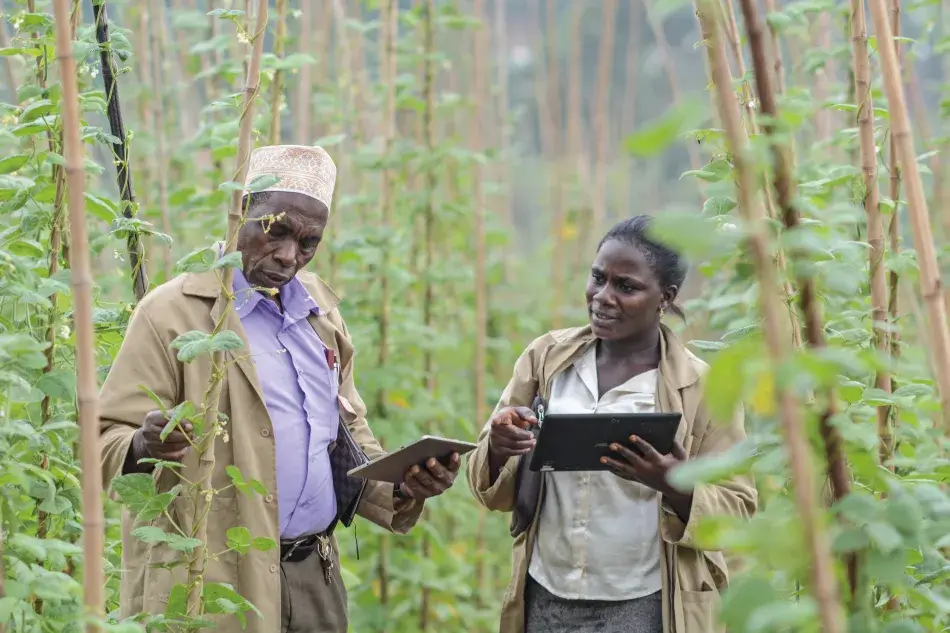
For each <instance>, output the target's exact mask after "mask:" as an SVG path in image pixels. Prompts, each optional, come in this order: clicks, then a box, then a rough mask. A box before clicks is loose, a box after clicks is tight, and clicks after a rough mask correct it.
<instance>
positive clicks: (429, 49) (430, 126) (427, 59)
mask: <svg viewBox="0 0 950 633" xmlns="http://www.w3.org/2000/svg"><path fill="white" fill-rule="evenodd" d="M424 15H425V17H424V19H423V42H422V49H423V56H424V59H423V64H422V65H423V73H422V94H423V100H424V102H425V107H424V109H423V111H422V135H423V141H424V143H425V148H426V154H427V160H426V171H425V192H426V193H425V196H426V198H425V200H426V206H425V215H424V217H423V235H424V238H423V239H424V242H425V250H424V254H423V270H425V271H431V270H432V269H433V267H434V266H435V265H436V263H435V240H436V215H435V193H436V189H437V187H438V182H437V179H436V164H435V161H433V160H432V157H433V155H434V153H435V64H434V63H433V56H434V55H435V19H436V18H435V0H425V12H424ZM424 279H425V281H424V282H423V283H424V284H425V286H424V288H423V291H422V292H423V296H422V322H423V325H424V326H425V331H426V332H428V333H429V335H430V336H432V335H434V328H435V284H434V283H433V281H432V277H431V276H430V275H428V274H426V275H425V277H424ZM434 360H435V359H434V358H433V354H432V349H431V348H430V347H426V348H425V351H423V354H422V376H423V382H424V386H425V389H426V392H427V393H428V394H429V397H430V399H432V400H433V401H434V399H435V397H436V392H435V386H436V385H435V362H434ZM422 538H423V541H422V550H423V556H424V557H425V558H428V557H429V555H430V551H429V550H430V548H431V543H430V541H429V536H428V534H426V535H423V537H422ZM430 597H431V595H430V591H429V588H428V587H427V586H423V588H422V605H421V607H420V612H419V630H420V631H423V632H424V631H426V630H428V628H429V610H430V605H429V601H430Z"/></svg>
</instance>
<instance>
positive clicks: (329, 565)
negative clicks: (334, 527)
mask: <svg viewBox="0 0 950 633" xmlns="http://www.w3.org/2000/svg"><path fill="white" fill-rule="evenodd" d="M317 554H318V555H319V556H320V563H321V564H322V565H323V574H324V576H325V577H326V580H327V584H328V585H330V584H332V583H333V579H332V578H331V575H330V572H332V571H333V549H332V547H331V546H330V538H329V537H328V536H318V537H317Z"/></svg>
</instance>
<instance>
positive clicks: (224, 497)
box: [100, 272, 423, 633]
mask: <svg viewBox="0 0 950 633" xmlns="http://www.w3.org/2000/svg"><path fill="white" fill-rule="evenodd" d="M298 278H299V279H300V280H301V281H302V282H303V284H304V287H306V289H307V290H308V291H309V292H310V294H311V296H312V297H313V298H314V300H315V301H316V302H317V305H319V306H320V308H321V310H322V311H321V314H320V316H315V315H311V316H310V317H309V318H308V320H309V322H310V323H311V325H312V326H313V328H314V330H315V331H316V333H317V334H318V335H319V336H320V338H321V339H322V341H323V343H324V344H325V345H326V346H327V347H329V348H332V349H333V350H334V351H335V353H336V356H337V358H339V360H340V367H341V369H340V371H341V384H340V398H339V404H340V417H341V419H342V421H343V422H344V423H345V424H346V425H347V428H348V429H349V430H350V432H351V433H352V434H353V438H354V439H355V441H356V442H357V443H358V444H359V445H361V446H362V448H363V450H364V451H365V452H366V454H367V455H368V456H369V457H370V458H372V457H374V456H376V455H379V454H382V453H383V452H384V451H383V449H382V447H381V446H380V445H379V443H378V442H377V441H376V439H375V438H374V437H373V433H372V431H371V430H370V428H369V426H368V425H367V423H366V407H365V405H364V404H363V400H362V399H361V398H360V396H359V394H358V393H357V391H356V387H355V386H354V384H353V355H354V349H353V345H352V343H351V342H350V339H349V335H348V333H347V329H346V325H345V324H344V322H343V318H342V317H341V316H340V312H339V310H338V309H337V305H338V304H339V302H340V300H339V297H337V296H336V295H335V294H334V293H333V291H332V290H330V288H329V287H328V286H326V285H325V284H324V283H323V281H322V280H321V279H320V278H318V277H317V276H316V275H313V274H311V273H306V272H301V273H299V274H298ZM220 289H221V284H220V282H219V281H218V278H217V274H216V273H215V272H208V273H200V274H192V273H188V274H184V275H181V276H179V277H176V278H175V279H172V280H171V281H169V282H168V283H166V284H163V285H162V286H159V287H158V288H156V289H154V290H153V291H152V292H150V293H149V294H148V295H147V296H146V297H145V298H144V299H143V300H142V301H141V303H139V304H138V306H137V307H136V309H135V312H134V313H133V315H132V319H131V322H130V324H129V328H128V332H127V334H126V338H125V342H124V343H123V345H122V348H121V349H120V350H119V354H118V355H117V356H116V359H115V363H114V365H113V366H112V369H111V371H110V372H109V376H108V378H106V381H105V384H104V385H103V387H102V392H101V394H100V403H101V440H102V475H103V481H104V483H105V485H106V486H108V485H109V483H110V482H111V481H112V479H113V477H115V476H116V475H119V474H121V472H122V467H123V463H124V462H125V458H126V454H127V452H128V450H129V445H130V443H131V440H132V435H133V433H135V430H136V429H137V428H138V427H140V426H141V425H142V422H143V420H144V417H145V414H146V413H147V412H148V411H150V410H152V409H155V408H156V406H155V404H154V403H153V402H152V401H151V400H150V399H149V397H148V396H147V395H146V393H145V391H144V390H143V389H142V387H143V386H147V387H148V388H149V389H151V390H152V391H153V392H154V393H155V394H156V395H158V397H159V398H161V400H162V401H163V402H164V403H165V405H166V406H168V407H172V406H174V405H176V404H178V403H180V402H183V401H185V400H190V401H192V402H195V403H200V402H201V401H202V396H203V394H204V392H205V389H206V388H207V383H208V378H209V375H210V366H211V360H210V358H208V357H207V356H202V357H199V358H198V359H196V360H195V361H194V362H192V363H188V364H184V363H181V362H179V361H178V359H177V357H176V351H175V350H172V349H170V348H169V345H170V344H171V342H172V341H173V340H174V339H175V338H176V337H178V336H179V335H181V334H184V333H185V332H189V331H191V330H202V331H205V332H210V331H211V330H212V326H213V323H214V321H215V319H216V318H217V317H218V316H219V315H220V314H221V313H222V311H223V308H224V304H225V299H224V297H222V296H221V293H220ZM225 328H226V329H230V330H233V331H234V332H236V333H238V334H239V335H240V336H241V338H242V339H243V340H244V345H245V347H244V348H243V349H239V350H235V351H234V352H227V362H228V365H227V380H226V382H225V385H224V388H223V390H222V393H221V398H220V410H221V412H222V413H225V414H226V415H227V416H228V418H229V420H230V421H229V423H228V424H227V427H226V428H227V436H226V437H224V436H220V437H219V438H218V439H217V441H216V445H215V468H214V473H213V475H212V485H213V486H214V488H215V489H218V490H222V492H220V493H219V494H217V495H216V496H215V497H214V500H213V503H212V510H211V515H210V516H209V517H208V525H209V527H208V546H209V551H210V552H213V553H219V552H225V553H223V554H221V555H219V556H217V558H216V559H215V560H212V561H210V563H209V566H208V567H207V568H206V570H205V574H204V577H205V582H206V583H208V582H218V583H228V584H230V585H232V586H233V587H234V588H235V589H236V590H237V591H238V592H239V593H240V594H241V595H242V596H243V597H244V598H246V599H248V600H249V601H250V602H251V603H252V604H253V605H254V606H256V607H257V609H259V610H260V612H261V614H262V616H263V617H262V618H259V617H257V616H256V615H255V614H253V613H248V614H247V615H248V617H247V628H246V629H242V628H241V626H240V624H239V622H238V620H237V619H236V618H235V617H234V616H221V617H220V618H219V620H218V621H219V625H218V627H219V628H217V629H215V630H217V631H220V632H221V633H237V632H238V631H242V630H243V631H246V632H248V633H273V632H274V631H276V630H278V629H279V628H280V621H281V620H280V612H279V611H280V571H279V567H280V561H279V558H280V554H279V548H275V549H271V550H269V551H266V552H261V551H257V550H251V551H250V553H248V554H245V555H238V554H237V553H235V552H233V551H231V552H226V550H227V545H226V542H227V537H226V535H225V534H226V532H227V530H228V529H229V528H232V527H235V526H245V527H247V528H248V529H249V530H250V531H251V535H252V537H254V538H256V537H267V538H270V539H273V540H275V541H277V540H279V536H280V535H279V519H278V514H277V496H276V492H277V472H276V466H275V448H274V433H273V427H272V425H271V420H270V418H269V416H268V414H267V409H266V407H265V406H264V400H263V396H262V395H261V388H260V383H259V382H258V377H257V374H256V373H255V368H254V362H253V360H252V359H251V358H250V357H249V355H248V349H249V348H248V342H247V336H246V334H245V333H244V329H243V327H242V326H241V321H240V318H239V317H238V316H237V314H236V313H235V312H234V311H233V310H231V311H230V313H229V316H228V320H227V322H226V323H225ZM229 464H234V465H236V466H237V467H238V468H239V469H240V470H241V472H242V474H243V475H244V477H245V478H246V479H247V480H251V479H256V480H258V481H260V482H261V483H262V484H263V485H264V487H265V488H266V489H267V492H268V494H266V495H265V496H261V495H259V494H251V495H246V494H243V493H240V492H238V491H237V490H235V488H234V487H233V486H230V483H231V482H230V479H229V477H228V475H227V474H226V472H225V467H226V466H228V465H229ZM196 469H197V458H196V456H195V451H189V452H188V454H187V456H186V457H185V459H184V467H183V469H182V473H183V475H184V476H185V477H186V478H189V479H192V480H193V474H194V472H195V471H196ZM155 479H156V483H157V486H158V489H159V491H165V490H169V489H170V488H171V487H172V486H174V485H175V484H177V483H179V481H178V477H177V476H176V475H175V474H174V473H172V472H170V471H168V470H165V471H163V472H161V473H157V474H156V475H155ZM422 505H423V504H421V503H417V502H414V501H398V502H397V507H394V501H393V486H392V484H383V483H378V482H371V483H370V484H369V485H368V486H367V489H366V491H365V493H364V495H363V499H362V501H361V503H360V506H359V510H358V512H359V514H360V515H361V516H363V517H364V518H366V519H368V520H370V521H372V522H373V523H376V524H377V525H380V526H382V527H384V528H387V529H389V530H391V531H393V532H397V533H405V532H406V531H408V530H409V528H411V527H412V526H413V525H414V524H415V523H416V521H417V520H418V519H419V516H420V514H421V512H422ZM171 514H172V515H173V516H174V518H175V520H176V522H178V524H179V525H181V526H182V527H184V526H185V525H191V524H192V522H193V520H194V508H193V507H191V504H190V503H189V500H188V499H187V498H186V497H185V495H182V496H179V497H178V498H177V499H176V500H175V501H174V503H173V505H172V507H171ZM152 525H156V526H158V527H161V528H163V529H165V531H167V532H172V531H173V530H172V528H171V527H170V525H169V523H168V520H167V519H166V518H164V517H161V518H159V519H156V520H155V521H153V522H152ZM135 527H137V526H136V525H135V524H134V517H133V516H132V515H130V513H129V512H128V511H126V510H124V511H123V513H122V570H123V571H122V578H121V590H120V591H121V593H120V612H121V617H123V618H124V617H129V616H132V615H134V614H137V613H140V612H143V611H144V612H147V613H151V614H156V613H163V612H164V611H165V606H166V603H167V601H168V595H169V592H170V590H171V587H172V586H173V584H174V580H173V574H174V575H176V576H178V578H179V579H182V578H183V577H185V574H186V567H185V566H178V567H174V568H173V569H171V570H169V569H168V568H167V567H166V568H163V567H159V565H164V564H167V563H170V562H173V561H176V560H180V558H181V554H179V553H178V552H177V551H175V550H173V549H171V548H169V547H167V546H165V545H162V544H158V545H146V544H145V543H143V542H142V541H140V540H139V539H137V538H136V537H134V536H132V535H131V532H132V530H133V529H134V528H135ZM340 528H342V526H340ZM327 608H334V609H345V608H346V605H327Z"/></svg>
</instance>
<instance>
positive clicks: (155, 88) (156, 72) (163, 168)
mask: <svg viewBox="0 0 950 633" xmlns="http://www.w3.org/2000/svg"><path fill="white" fill-rule="evenodd" d="M163 1H164V0H151V2H152V5H153V6H154V4H155V3H158V2H163ZM153 15H154V14H153ZM143 33H148V31H147V30H146V31H143ZM149 39H150V42H151V58H152V73H151V75H152V76H151V79H152V99H150V103H151V107H152V110H151V112H152V118H153V119H154V121H155V127H154V129H155V145H156V147H155V153H156V156H155V164H156V168H155V172H156V174H155V176H156V179H157V180H158V213H159V218H161V223H162V232H164V233H165V234H166V235H170V234H171V230H172V223H171V212H170V210H169V208H168V158H167V155H168V148H167V146H166V140H165V134H166V133H167V132H168V127H167V124H166V121H165V108H164V107H162V105H163V104H162V101H163V94H164V90H163V85H162V67H161V64H162V60H161V49H160V45H161V40H160V39H159V37H158V36H157V35H155V34H152V37H151V38H149ZM164 257H165V262H164V269H165V281H168V280H170V279H171V278H172V275H173V269H174V257H173V256H172V247H171V245H169V246H168V247H167V248H166V249H165V253H164Z"/></svg>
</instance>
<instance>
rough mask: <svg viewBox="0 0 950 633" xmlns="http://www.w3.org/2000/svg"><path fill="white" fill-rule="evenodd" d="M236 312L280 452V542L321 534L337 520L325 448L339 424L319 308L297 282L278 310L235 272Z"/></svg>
mask: <svg viewBox="0 0 950 633" xmlns="http://www.w3.org/2000/svg"><path fill="white" fill-rule="evenodd" d="M234 294H235V298H234V307H235V310H236V311H237V314H238V316H239V317H240V318H241V324H242V325H243V326H244V330H245V332H246V333H247V340H248V342H249V343H250V348H251V349H250V351H251V355H252V358H253V359H254V365H255V367H256V368H257V377H258V380H259V381H260V385H261V391H262V392H263V395H264V404H265V405H266V406H267V413H268V414H269V415H270V419H271V422H272V424H273V426H274V440H275V443H276V445H277V446H276V448H277V456H276V457H277V510H278V513H279V515H280V534H281V538H286V539H290V538H297V537H299V536H305V535H309V534H315V533H319V532H322V531H324V530H325V529H327V528H328V527H329V526H330V523H331V522H332V521H333V518H334V517H335V516H336V496H335V494H334V491H333V476H332V474H331V472H330V454H329V453H328V451H327V449H328V447H329V445H330V443H331V442H334V441H336V434H337V428H338V424H339V419H340V418H339V415H340V414H339V410H338V409H337V389H338V385H337V383H336V375H335V371H334V369H333V368H332V367H330V366H328V364H327V358H326V347H325V346H324V344H323V341H321V340H320V337H319V336H317V333H316V332H315V331H314V329H313V327H312V326H311V325H310V323H308V322H307V317H308V316H309V315H310V313H311V312H313V313H316V314H319V312H320V308H319V307H318V306H317V304H316V302H315V301H314V300H313V297H311V296H310V293H309V292H307V289H306V288H304V286H303V284H302V283H301V282H300V280H299V279H297V278H296V277H295V278H294V279H292V280H291V281H290V283H288V284H286V285H285V286H284V287H283V288H281V289H280V300H281V303H282V305H283V308H284V312H283V314H281V312H280V310H279V309H278V308H277V304H276V303H275V302H273V301H271V300H270V299H269V298H267V297H265V296H264V295H263V294H261V293H260V292H257V291H256V290H254V289H253V288H251V287H250V286H249V285H248V282H247V279H246V278H245V277H244V275H243V273H242V272H241V271H240V270H239V269H235V271H234Z"/></svg>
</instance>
